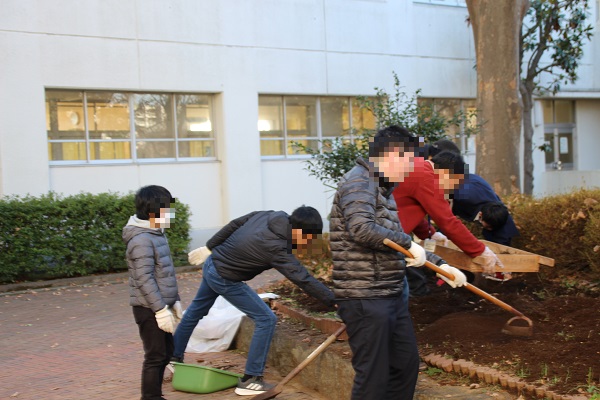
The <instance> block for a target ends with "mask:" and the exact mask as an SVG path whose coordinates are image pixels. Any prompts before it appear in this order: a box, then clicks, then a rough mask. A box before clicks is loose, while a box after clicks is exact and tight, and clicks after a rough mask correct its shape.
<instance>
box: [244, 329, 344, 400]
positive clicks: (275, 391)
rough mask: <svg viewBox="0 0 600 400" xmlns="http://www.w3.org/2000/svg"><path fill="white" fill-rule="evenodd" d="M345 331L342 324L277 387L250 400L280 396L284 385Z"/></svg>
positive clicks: (264, 399)
mask: <svg viewBox="0 0 600 400" xmlns="http://www.w3.org/2000/svg"><path fill="white" fill-rule="evenodd" d="M345 330H346V325H344V324H342V326H340V328H339V329H338V330H337V331H335V332H334V333H332V334H331V335H330V336H329V337H328V338H327V340H325V341H324V342H323V343H321V345H320V346H319V347H317V348H316V349H314V350H313V352H312V353H310V354H309V355H308V357H306V358H305V359H304V361H302V362H301V363H300V365H298V366H297V367H296V368H294V370H293V371H292V372H290V373H289V374H287V376H286V377H285V378H283V379H282V380H281V382H279V383H278V384H277V386H275V387H274V388H272V389H270V390H267V391H266V392H264V393H261V394H257V395H256V396H254V397H252V400H267V399H274V398H275V397H276V396H277V395H278V394H280V393H281V392H282V391H283V386H284V385H285V384H286V383H288V382H289V381H291V380H292V379H293V378H294V377H295V376H296V375H298V373H300V371H302V370H303V369H304V367H306V366H307V365H308V364H309V363H310V362H311V361H312V360H314V359H315V358H316V357H317V356H318V355H319V354H321V353H322V352H323V351H324V350H325V349H326V348H327V347H328V346H329V345H330V344H331V343H333V342H335V340H336V339H337V338H338V336H340V335H341V334H342V333H344V331H345Z"/></svg>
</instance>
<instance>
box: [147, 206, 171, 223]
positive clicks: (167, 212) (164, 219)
mask: <svg viewBox="0 0 600 400" xmlns="http://www.w3.org/2000/svg"><path fill="white" fill-rule="evenodd" d="M174 219H175V209H174V208H172V207H171V208H161V209H160V216H159V217H150V225H151V226H152V227H153V228H170V227H171V222H172V221H173V220H174Z"/></svg>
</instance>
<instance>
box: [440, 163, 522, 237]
mask: <svg viewBox="0 0 600 400" xmlns="http://www.w3.org/2000/svg"><path fill="white" fill-rule="evenodd" d="M453 198H454V201H453V204H452V212H453V213H454V215H457V216H459V217H460V218H462V219H464V220H466V221H473V220H474V219H475V216H476V215H477V213H479V211H481V208H482V207H483V205H484V204H485V203H488V202H490V201H493V202H502V200H501V199H500V197H498V195H497V194H496V192H494V189H492V187H491V186H490V184H489V183H487V182H486V181H485V180H484V179H483V178H482V177H480V176H479V175H477V174H469V175H467V177H466V179H465V182H464V183H463V184H462V185H460V186H459V187H458V189H456V190H455V191H454V193H453ZM518 235H519V230H518V229H517V226H516V225H515V221H513V219H512V216H510V215H509V216H508V220H507V221H506V224H504V225H503V226H501V227H500V228H498V229H496V230H493V231H489V230H487V229H484V230H483V237H484V238H485V239H486V240H489V241H490V242H494V243H499V244H503V245H507V246H509V245H510V241H511V239H512V238H513V237H514V236H518Z"/></svg>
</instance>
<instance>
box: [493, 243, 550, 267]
mask: <svg viewBox="0 0 600 400" xmlns="http://www.w3.org/2000/svg"><path fill="white" fill-rule="evenodd" d="M481 242H482V243H485V245H486V246H487V247H489V248H490V250H492V251H493V252H494V253H496V254H523V255H526V254H528V255H535V256H538V257H539V258H540V261H539V262H540V264H541V265H544V266H546V267H554V258H550V257H544V256H542V255H539V254H535V253H530V252H528V251H525V250H521V249H515V248H514V247H510V246H504V245H502V244H498V243H494V242H488V241H487V240H481Z"/></svg>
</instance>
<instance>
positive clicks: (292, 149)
mask: <svg viewBox="0 0 600 400" xmlns="http://www.w3.org/2000/svg"><path fill="white" fill-rule="evenodd" d="M294 143H300V144H302V145H304V146H305V147H308V148H309V149H312V150H313V151H318V150H319V141H318V139H294V140H292V141H290V142H288V151H287V154H288V155H305V154H308V153H307V152H306V151H303V150H300V148H299V147H298V146H295V145H294Z"/></svg>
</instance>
